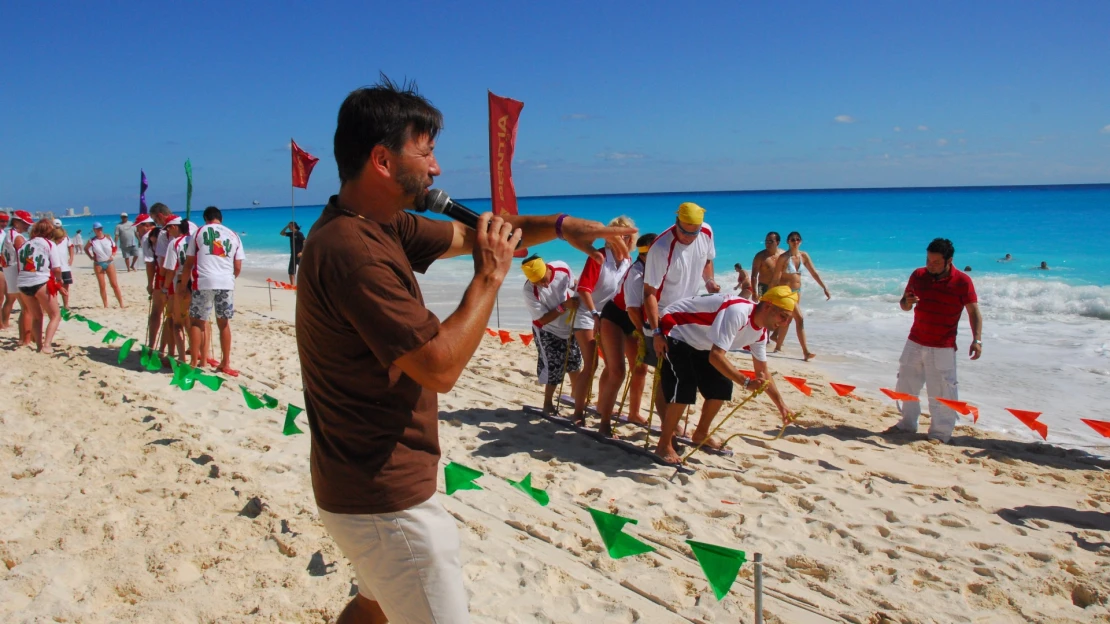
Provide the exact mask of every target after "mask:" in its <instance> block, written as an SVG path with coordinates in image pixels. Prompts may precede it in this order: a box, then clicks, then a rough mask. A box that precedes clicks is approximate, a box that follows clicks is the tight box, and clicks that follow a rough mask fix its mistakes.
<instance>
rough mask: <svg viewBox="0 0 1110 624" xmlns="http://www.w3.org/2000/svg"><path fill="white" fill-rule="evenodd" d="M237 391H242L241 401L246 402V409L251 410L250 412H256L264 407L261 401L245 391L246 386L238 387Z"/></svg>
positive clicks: (248, 391)
mask: <svg viewBox="0 0 1110 624" xmlns="http://www.w3.org/2000/svg"><path fill="white" fill-rule="evenodd" d="M239 389H240V390H242V391H243V400H244V401H246V403H247V407H249V408H251V409H252V410H256V409H258V408H260V407H262V406H263V405H265V403H263V402H262V399H260V398H258V397H256V396H254V395H253V394H251V392H250V390H247V387H246V386H242V385H241V386H239Z"/></svg>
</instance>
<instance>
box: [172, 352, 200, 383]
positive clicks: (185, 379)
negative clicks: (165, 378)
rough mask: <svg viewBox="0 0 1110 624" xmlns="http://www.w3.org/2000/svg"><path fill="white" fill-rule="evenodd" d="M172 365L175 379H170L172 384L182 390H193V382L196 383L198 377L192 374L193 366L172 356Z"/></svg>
mask: <svg viewBox="0 0 1110 624" xmlns="http://www.w3.org/2000/svg"><path fill="white" fill-rule="evenodd" d="M170 367H171V368H173V379H171V380H170V385H171V386H177V387H178V388H181V389H182V390H192V389H193V384H194V383H196V377H194V376H193V375H192V373H193V367H192V366H189V365H188V364H186V363H185V362H178V361H177V360H175V359H173V358H170Z"/></svg>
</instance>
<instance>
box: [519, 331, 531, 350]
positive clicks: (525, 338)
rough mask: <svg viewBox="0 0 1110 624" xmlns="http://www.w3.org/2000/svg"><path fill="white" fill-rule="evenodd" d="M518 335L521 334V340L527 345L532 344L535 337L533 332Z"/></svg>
mask: <svg viewBox="0 0 1110 624" xmlns="http://www.w3.org/2000/svg"><path fill="white" fill-rule="evenodd" d="M518 335H519V336H520V341H521V342H523V343H524V346H526V347H527V346H528V345H530V344H532V338H533V337H534V336H532V334H518Z"/></svg>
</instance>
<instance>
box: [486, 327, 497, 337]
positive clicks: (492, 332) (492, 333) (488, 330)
mask: <svg viewBox="0 0 1110 624" xmlns="http://www.w3.org/2000/svg"><path fill="white" fill-rule="evenodd" d="M486 333H487V334H489V335H490V336H497V332H495V331H493V330H492V329H490V328H488V327H487V328H486Z"/></svg>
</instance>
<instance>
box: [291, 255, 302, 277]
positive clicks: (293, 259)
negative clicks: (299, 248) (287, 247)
mask: <svg viewBox="0 0 1110 624" xmlns="http://www.w3.org/2000/svg"><path fill="white" fill-rule="evenodd" d="M300 263H301V259H300V258H298V257H297V256H289V274H290V275H296V274H297V265H298V264H300Z"/></svg>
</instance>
